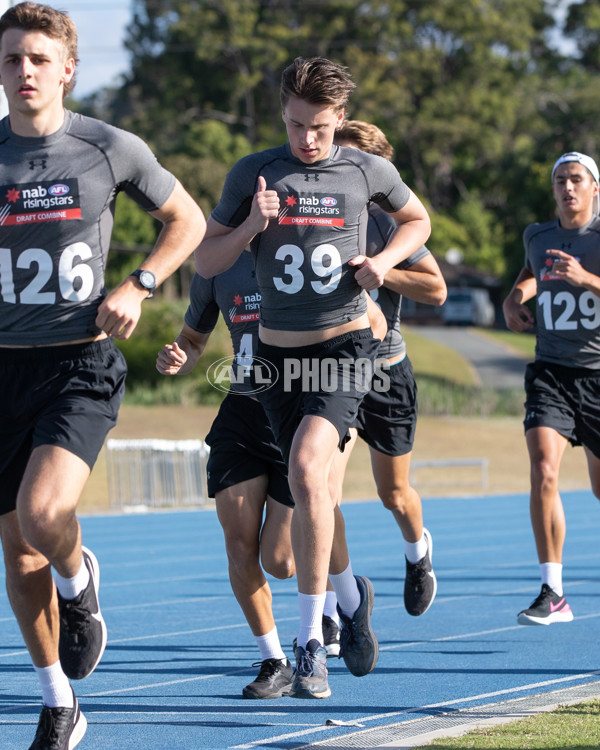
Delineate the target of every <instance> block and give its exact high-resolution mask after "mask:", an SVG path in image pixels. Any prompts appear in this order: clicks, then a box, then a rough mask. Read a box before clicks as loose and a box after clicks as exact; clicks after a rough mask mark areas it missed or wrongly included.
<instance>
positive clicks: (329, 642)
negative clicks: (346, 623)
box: [323, 615, 340, 656]
mask: <svg viewBox="0 0 600 750" xmlns="http://www.w3.org/2000/svg"><path fill="white" fill-rule="evenodd" d="M323 646H324V648H325V651H327V656H339V655H340V629H339V627H338V625H337V623H336V621H335V620H333V619H332V618H331V617H329V616H328V615H323Z"/></svg>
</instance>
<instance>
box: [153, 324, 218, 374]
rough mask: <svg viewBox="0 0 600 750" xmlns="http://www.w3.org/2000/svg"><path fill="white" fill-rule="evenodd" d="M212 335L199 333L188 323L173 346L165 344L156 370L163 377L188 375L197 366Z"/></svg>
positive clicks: (157, 358) (159, 354) (159, 355)
mask: <svg viewBox="0 0 600 750" xmlns="http://www.w3.org/2000/svg"><path fill="white" fill-rule="evenodd" d="M209 338H210V333H199V332H198V331H195V330H194V329H193V328H191V327H190V326H189V325H188V324H187V323H184V324H183V328H182V329H181V331H180V332H179V335H178V336H177V338H176V339H175V341H174V342H173V343H172V344H165V345H164V346H163V348H162V349H161V350H160V351H159V353H158V356H157V357H156V369H157V370H158V371H159V372H160V373H161V374H162V375H187V373H188V372H191V371H192V370H193V369H194V367H195V366H196V364H197V362H198V360H199V359H200V356H201V355H202V352H203V351H204V349H205V347H206V344H207V343H208V339H209Z"/></svg>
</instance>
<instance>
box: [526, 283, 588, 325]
mask: <svg viewBox="0 0 600 750" xmlns="http://www.w3.org/2000/svg"><path fill="white" fill-rule="evenodd" d="M538 304H539V306H540V307H541V308H542V313H543V316H544V325H545V327H546V330H547V331H574V330H576V328H577V325H578V322H579V323H580V324H581V325H582V326H583V327H584V328H587V329H588V331H591V330H593V329H594V328H598V326H600V299H598V297H596V295H595V294H593V293H592V292H589V291H585V292H583V293H582V294H580V295H579V299H577V298H576V297H575V295H574V294H572V293H571V292H558V293H557V294H555V295H554V296H552V294H551V293H550V292H549V291H548V290H546V291H545V292H542V293H541V294H540V295H539V296H538ZM577 307H579V312H580V313H581V316H582V317H580V318H579V321H577V317H576V316H575V315H574V313H575V312H576V310H577ZM553 308H558V310H553ZM556 312H559V313H560V314H559V315H556V314H555V313H556Z"/></svg>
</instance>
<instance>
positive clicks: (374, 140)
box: [334, 120, 394, 161]
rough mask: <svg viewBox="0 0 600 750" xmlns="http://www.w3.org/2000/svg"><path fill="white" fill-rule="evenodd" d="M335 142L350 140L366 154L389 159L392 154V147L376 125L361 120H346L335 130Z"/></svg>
mask: <svg viewBox="0 0 600 750" xmlns="http://www.w3.org/2000/svg"><path fill="white" fill-rule="evenodd" d="M334 141H335V143H343V142H351V143H354V144H355V145H356V148H358V149H360V150H361V151H366V152H367V153H368V154H375V155H376V156H383V158H384V159H388V161H391V160H392V158H393V156H394V147H393V146H392V144H391V143H390V142H389V141H388V139H387V138H386V137H385V135H384V134H383V132H382V131H381V130H380V129H379V128H378V127H377V125H371V123H369V122H363V121H362V120H346V121H345V122H343V123H342V125H341V127H340V128H338V129H337V130H336V131H335V138H334Z"/></svg>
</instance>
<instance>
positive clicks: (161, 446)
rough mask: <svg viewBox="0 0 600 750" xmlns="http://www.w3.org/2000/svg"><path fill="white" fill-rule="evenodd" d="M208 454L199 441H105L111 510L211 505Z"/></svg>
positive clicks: (206, 448) (207, 449)
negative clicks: (207, 464)
mask: <svg viewBox="0 0 600 750" xmlns="http://www.w3.org/2000/svg"><path fill="white" fill-rule="evenodd" d="M209 451H210V449H209V447H208V446H207V445H206V443H204V442H203V441H202V440H113V439H110V440H107V442H106V464H107V471H108V491H109V498H110V505H111V507H114V508H121V509H127V508H135V507H148V508H164V507H177V506H191V505H193V506H198V505H207V504H211V503H212V501H211V500H209V498H208V491H207V489H206V462H207V460H208V454H209Z"/></svg>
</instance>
